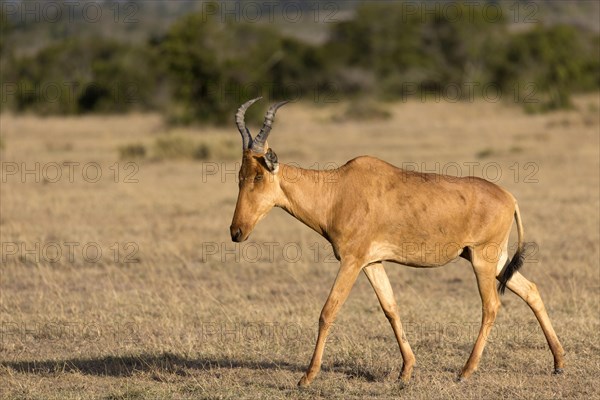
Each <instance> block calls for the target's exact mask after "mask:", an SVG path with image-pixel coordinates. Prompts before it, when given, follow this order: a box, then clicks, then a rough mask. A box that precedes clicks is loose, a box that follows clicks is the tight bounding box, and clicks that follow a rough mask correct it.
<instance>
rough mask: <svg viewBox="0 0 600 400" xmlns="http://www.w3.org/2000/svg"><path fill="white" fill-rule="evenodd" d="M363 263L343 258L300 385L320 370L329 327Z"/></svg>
mask: <svg viewBox="0 0 600 400" xmlns="http://www.w3.org/2000/svg"><path fill="white" fill-rule="evenodd" d="M361 268H362V265H361V264H359V263H358V262H356V260H355V259H352V260H351V261H350V260H342V263H341V265H340V269H339V271H338V274H337V276H336V278H335V282H333V287H332V288H331V292H329V296H328V297H327V301H326V302H325V305H324V306H323V310H322V311H321V316H320V318H319V335H318V336H317V345H316V346H315V352H314V353H313V356H312V360H311V361H310V365H309V366H308V369H307V370H306V373H305V374H304V376H303V377H302V379H300V382H298V386H308V385H310V383H311V382H312V381H313V379H315V377H316V376H317V374H318V373H319V370H320V369H321V361H322V358H323V350H325V340H326V339H327V335H328V334H329V329H330V328H331V325H332V324H333V322H334V321H335V317H336V316H337V313H338V311H339V310H340V308H341V307H342V304H344V302H345V301H346V299H347V298H348V294H349V293H350V289H352V286H353V285H354V282H356V278H357V277H358V274H359V273H360V270H361Z"/></svg>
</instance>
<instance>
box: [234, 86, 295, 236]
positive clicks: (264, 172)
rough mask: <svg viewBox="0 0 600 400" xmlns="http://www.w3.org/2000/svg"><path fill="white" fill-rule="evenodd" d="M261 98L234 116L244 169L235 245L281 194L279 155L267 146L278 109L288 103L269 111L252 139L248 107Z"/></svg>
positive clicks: (284, 102)
mask: <svg viewBox="0 0 600 400" xmlns="http://www.w3.org/2000/svg"><path fill="white" fill-rule="evenodd" d="M260 99H261V97H258V98H256V99H252V100H250V101H247V102H246V103H244V104H242V105H241V107H240V108H239V109H238V111H237V113H236V114H235V123H236V124H237V127H238V130H239V131H240V134H241V135H242V166H241V167H240V171H239V174H238V178H239V184H238V185H239V193H238V199H237V203H236V206H235V212H234V214H233V220H232V221H231V227H230V232H231V240H233V241H234V242H242V241H244V240H246V239H248V236H249V235H250V232H252V229H254V227H255V226H256V224H257V223H258V221H260V220H261V219H262V218H263V217H264V216H265V215H267V213H268V212H269V211H270V210H271V209H272V208H273V207H274V206H275V204H276V202H277V199H278V197H279V196H280V195H281V189H280V187H279V178H278V176H277V172H278V171H279V163H278V161H277V155H276V154H275V152H274V151H273V150H272V149H270V148H269V146H268V144H267V138H268V136H269V133H270V132H271V127H272V125H273V119H274V117H275V113H276V112H277V109H278V108H279V107H281V106H283V105H284V104H286V103H287V101H282V102H280V103H277V104H274V105H273V106H271V108H269V110H268V111H267V114H266V115H265V121H264V123H263V126H262V128H261V130H260V132H259V133H258V135H256V137H255V138H254V139H252V136H251V135H250V131H249V130H248V128H246V123H245V122H244V115H245V113H246V110H247V109H248V107H250V106H251V105H252V104H254V103H255V102H256V101H258V100H260Z"/></svg>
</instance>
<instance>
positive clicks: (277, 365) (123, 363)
mask: <svg viewBox="0 0 600 400" xmlns="http://www.w3.org/2000/svg"><path fill="white" fill-rule="evenodd" d="M0 365H1V366H2V367H4V368H10V369H12V370H14V371H15V372H19V373H25V374H39V375H45V374H58V373H69V372H76V373H81V374H84V375H96V376H115V377H129V376H132V375H134V374H136V373H144V372H152V373H156V372H163V373H172V374H178V375H188V372H187V371H188V370H190V369H192V370H211V369H219V368H223V369H236V368H246V369H253V370H287V371H292V372H298V373H302V372H304V371H305V369H306V366H305V365H298V364H291V363H288V362H285V361H278V362H275V361H273V362H267V361H252V360H235V359H226V358H210V357H206V358H199V359H188V358H185V357H181V356H179V355H175V354H172V353H163V354H160V355H149V354H140V355H128V356H107V357H100V358H72V359H68V360H44V361H13V362H7V361H3V362H0ZM323 371H329V372H338V373H343V374H346V375H347V376H349V377H352V378H362V379H365V380H367V381H375V380H377V377H376V376H374V375H373V374H372V373H371V372H369V371H366V370H363V369H356V368H349V367H348V366H345V367H344V366H341V365H334V366H333V367H326V366H324V367H323Z"/></svg>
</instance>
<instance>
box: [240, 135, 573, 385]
mask: <svg viewBox="0 0 600 400" xmlns="http://www.w3.org/2000/svg"><path fill="white" fill-rule="evenodd" d="M265 149H268V145H266V146H265ZM273 155H274V153H273ZM275 157H276V156H275ZM257 177H258V178H257ZM239 178H240V183H239V195H238V200H237V204H236V209H235V213H234V216H233V221H232V224H231V236H232V239H233V240H235V241H243V240H246V239H247V238H248V236H249V235H250V232H251V231H252V230H253V229H254V227H255V226H256V224H257V223H258V221H259V220H260V219H262V218H263V217H264V216H265V215H266V214H267V213H268V212H269V211H270V210H271V209H272V208H273V207H281V208H283V209H284V210H286V211H287V212H288V213H289V214H291V215H292V216H294V217H295V218H296V219H298V220H299V221H301V222H303V223H304V224H306V225H307V226H309V227H310V228H312V229H313V230H315V231H316V232H318V233H319V234H321V235H322V236H323V237H325V238H326V239H327V240H328V241H329V242H330V243H331V245H332V246H333V249H334V253H335V255H336V257H337V259H338V260H340V270H339V272H338V275H337V277H336V280H335V282H334V284H333V287H332V289H331V292H330V294H329V297H328V299H327V301H326V303H325V305H324V307H323V310H322V312H321V317H320V319H319V335H318V338H317V344H316V347H315V351H314V354H313V358H312V360H311V363H310V366H309V367H308V370H307V372H306V374H305V375H304V376H303V377H302V379H301V380H300V382H299V384H300V385H302V386H304V385H308V384H310V382H311V381H312V380H313V379H314V378H315V376H316V375H317V373H318V371H319V369H320V366H321V359H322V355H323V351H324V347H325V340H326V337H327V335H328V332H329V328H330V326H331V324H332V323H333V322H334V320H335V318H336V315H337V313H338V311H339V309H340V308H341V306H342V304H343V303H344V301H345V300H346V298H347V296H348V294H349V292H350V289H351V288H352V286H353V284H354V282H355V280H356V278H357V277H358V274H359V273H360V271H363V270H364V272H365V274H366V275H367V277H368V278H369V281H370V282H371V284H372V286H373V288H374V290H375V292H376V294H377V297H378V299H379V302H380V304H381V306H382V309H383V311H384V312H385V315H386V316H387V318H388V319H389V320H390V323H391V325H392V328H393V330H394V334H395V336H396V339H397V341H398V345H399V347H400V351H401V354H402V358H403V361H404V365H403V368H402V373H401V379H402V381H403V382H405V383H407V382H408V381H409V380H410V377H411V374H412V369H413V366H414V363H415V357H414V354H413V353H412V350H411V349H410V345H409V344H408V341H407V339H406V337H405V335H404V332H403V330H402V325H401V323H400V318H399V316H398V313H397V306H396V302H395V299H394V295H393V292H392V289H391V285H390V284H389V281H388V278H387V275H386V273H385V270H384V268H383V265H382V262H383V261H391V262H395V263H400V264H404V265H409V266H413V267H439V266H442V265H444V264H447V263H448V262H450V261H452V260H453V259H455V258H456V257H458V256H463V257H465V258H467V259H468V260H470V261H471V263H472V264H473V269H474V272H475V275H476V277H477V284H478V288H479V292H480V296H481V299H482V306H483V307H482V311H483V318H482V325H481V329H480V332H479V336H478V337H477V340H476V342H475V345H474V347H473V351H472V353H471V356H470V357H469V359H468V361H467V363H466V365H465V366H464V368H463V370H462V372H461V374H460V380H462V379H466V378H468V377H469V376H470V375H471V374H472V373H473V372H474V371H475V370H476V368H477V366H478V364H479V360H480V358H481V355H482V353H483V349H484V347H485V343H486V341H487V337H488V335H489V333H490V330H491V328H492V325H493V323H494V321H495V318H496V315H497V311H498V308H499V306H500V300H499V297H498V293H497V292H496V289H495V280H496V278H497V277H499V279H500V278H503V279H505V280H506V281H505V284H506V286H507V287H508V288H509V289H511V290H512V291H513V292H515V293H516V294H517V295H519V296H520V297H521V298H523V299H524V300H525V301H526V302H527V303H528V305H529V306H530V307H531V308H532V310H533V311H534V313H535V315H536V317H537V318H538V321H539V322H540V325H541V327H542V330H543V331H544V334H545V335H546V339H547V341H548V344H549V346H550V349H551V350H552V353H553V355H554V366H555V372H557V373H558V372H561V371H562V368H563V365H564V361H563V349H562V346H561V345H560V342H559V341H558V338H557V336H556V334H555V332H554V329H553V328H552V325H551V323H550V320H549V318H548V315H547V313H546V311H545V309H544V305H543V302H542V300H541V298H540V297H539V293H538V292H537V289H536V288H535V285H534V284H532V283H531V282H529V281H527V280H526V279H525V278H523V277H522V275H520V274H519V273H518V272H516V269H514V270H511V271H510V274H509V275H512V274H514V276H513V277H512V278H511V276H508V275H506V274H503V275H501V276H500V273H501V272H502V270H503V267H504V266H505V265H506V264H507V261H508V252H507V244H508V236H509V233H510V229H511V226H512V221H513V217H516V219H517V223H518V224H517V225H518V228H519V250H522V237H523V229H522V225H521V223H520V216H519V211H518V206H517V203H516V200H515V198H514V197H513V196H512V195H511V194H510V193H509V192H507V191H506V190H504V189H502V188H500V187H499V186H497V185H495V184H493V183H490V182H488V181H486V180H483V179H480V178H475V177H465V178H457V177H450V176H444V175H437V174H422V173H417V172H412V171H404V170H402V169H399V168H396V167H394V166H393V165H391V164H388V163H386V162H385V161H381V160H379V159H376V158H373V157H368V156H363V157H358V158H355V159H353V160H351V161H349V162H348V163H346V164H345V165H343V166H341V167H340V168H338V169H335V170H327V171H317V170H306V169H300V168H296V167H293V166H290V165H285V164H281V165H279V166H278V168H277V169H276V170H273V171H271V170H270V169H269V167H268V165H267V162H266V161H265V159H264V155H263V154H257V153H255V152H254V151H252V149H246V150H244V153H243V158H242V166H241V168H240V172H239Z"/></svg>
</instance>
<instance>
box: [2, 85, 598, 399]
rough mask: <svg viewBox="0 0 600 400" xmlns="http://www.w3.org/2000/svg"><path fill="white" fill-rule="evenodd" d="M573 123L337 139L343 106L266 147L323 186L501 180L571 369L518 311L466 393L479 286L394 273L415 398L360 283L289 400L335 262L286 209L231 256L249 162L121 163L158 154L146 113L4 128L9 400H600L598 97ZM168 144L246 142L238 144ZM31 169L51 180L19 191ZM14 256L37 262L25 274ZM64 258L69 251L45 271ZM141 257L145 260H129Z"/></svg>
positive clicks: (404, 121)
mask: <svg viewBox="0 0 600 400" xmlns="http://www.w3.org/2000/svg"><path fill="white" fill-rule="evenodd" d="M577 105H578V109H577V110H574V111H569V112H561V113H555V114H548V115H535V116H528V115H525V114H524V113H523V112H522V111H520V110H519V109H517V108H511V107H506V106H503V105H499V104H486V103H475V104H435V103H431V104H421V103H419V102H411V103H407V104H397V105H389V106H387V107H386V108H387V109H389V110H390V112H391V113H392V116H391V118H389V119H386V120H376V121H368V122H367V121H365V122H352V123H351V122H334V121H333V120H332V118H331V117H332V115H339V113H340V112H342V111H341V110H343V109H344V106H343V105H341V104H340V105H332V106H330V107H318V108H317V107H313V106H310V105H302V104H294V105H288V106H287V107H286V108H285V109H282V110H281V111H280V112H279V115H278V120H277V124H276V127H275V129H274V132H273V135H272V139H271V145H272V146H273V148H274V149H275V150H276V151H277V153H278V155H279V159H280V161H281V162H297V163H299V164H300V165H303V166H307V167H308V166H317V165H318V166H319V167H327V166H328V165H330V163H333V164H341V163H343V162H345V161H346V160H347V159H349V158H352V157H354V156H356V155H360V154H371V155H375V156H378V157H380V158H383V159H386V160H388V161H390V162H392V163H395V164H396V165H399V166H402V165H403V163H411V164H404V165H405V166H409V167H414V166H415V165H417V166H418V167H419V169H428V170H436V169H437V170H440V171H441V170H446V172H448V173H451V174H455V173H456V165H459V166H461V168H462V174H467V173H468V164H464V163H466V162H478V163H479V165H476V166H474V167H473V168H474V169H473V171H472V172H473V173H474V174H475V175H479V176H481V175H482V174H484V173H483V171H486V172H487V174H486V175H487V176H488V177H491V178H494V175H495V168H496V166H499V167H500V169H501V171H502V176H501V178H500V179H499V180H498V182H499V183H500V184H502V185H503V186H505V187H507V188H508V189H509V190H511V191H512V192H513V193H514V194H515V195H516V197H517V198H518V199H519V202H520V207H521V211H522V214H523V218H524V223H525V232H526V233H525V234H526V239H527V240H528V241H535V242H536V243H537V244H538V250H539V251H538V252H537V253H536V254H535V258H533V259H532V262H530V263H528V264H526V265H525V267H524V270H523V272H524V274H525V275H526V276H527V277H529V278H531V279H532V280H533V281H535V282H536V283H537V284H538V286H539V288H540V290H541V292H542V296H543V297H544V299H545V302H546V307H547V309H548V311H549V314H550V317H551V319H552V320H553V322H554V325H555V328H556V330H557V332H558V334H559V336H560V338H561V339H562V342H563V345H564V347H565V349H566V351H567V368H566V372H565V374H564V375H563V376H552V375H551V374H550V372H551V370H552V357H551V353H550V351H549V350H548V349H547V346H546V344H545V341H544V338H543V335H542V332H541V330H540V329H539V327H538V325H537V322H536V321H535V319H534V316H533V314H532V313H531V312H530V310H529V309H528V308H527V306H526V305H525V304H524V303H523V302H522V301H521V300H520V299H518V298H517V297H516V296H514V295H513V294H512V293H509V294H507V295H505V296H504V297H503V299H502V300H503V307H502V309H501V311H500V315H499V318H498V322H497V326H496V327H495V328H494V336H493V339H492V341H491V343H490V344H489V345H488V347H487V348H486V352H485V354H484V357H483V361H482V364H481V366H480V370H479V371H478V372H477V373H476V374H475V375H474V376H473V378H472V379H471V380H470V381H468V382H467V383H466V384H457V383H455V377H456V374H457V372H458V371H459V370H460V368H461V367H462V366H463V363H464V362H465V361H466V359H467V357H468V354H469V352H470V350H471V346H472V345H473V342H474V339H475V334H476V329H477V327H478V324H479V320H480V301H479V297H478V294H477V290H476V284H475V279H474V275H473V273H472V271H471V267H470V266H469V265H468V264H467V263H466V262H462V261H461V262H455V263H452V264H451V265H449V266H447V267H445V268H441V269H434V270H417V269H410V268H405V267H402V266H399V265H388V266H387V271H388V274H389V276H390V279H391V281H392V285H393V286H394V288H395V290H396V297H397V299H398V302H399V304H400V307H401V316H402V318H403V321H404V324H405V325H406V327H407V329H408V338H409V341H410V342H411V344H412V346H413V349H414V351H415V354H416V356H417V368H416V372H415V378H414V381H413V383H412V384H411V385H410V386H409V387H407V388H405V389H403V390H400V388H399V387H398V385H397V383H396V377H397V374H398V372H399V368H400V356H399V351H398V349H397V345H396V343H395V341H394V337H393V333H392V330H391V328H390V327H389V326H388V323H387V321H386V320H385V317H384V316H383V313H382V312H381V311H380V310H379V306H378V303H377V300H376V298H375V296H374V294H373V292H372V290H371V288H370V287H369V286H368V282H367V280H366V279H364V278H363V277H361V278H360V279H359V281H358V282H357V284H356V286H355V287H354V289H353V291H352V293H351V296H350V299H349V300H348V302H347V303H346V304H345V305H344V307H343V309H342V312H341V313H340V316H339V318H338V321H337V323H336V327H335V328H334V331H333V334H332V336H331V340H329V342H328V346H327V348H326V352H325V358H324V366H323V371H322V373H321V374H320V375H319V377H318V378H317V379H316V380H315V382H314V383H313V385H312V386H311V387H310V388H308V389H306V390H299V389H297V388H296V383H297V381H298V379H299V378H300V376H301V375H302V373H303V369H304V368H305V367H306V366H307V364H308V361H309V359H310V356H311V354H312V350H313V346H314V341H315V335H316V324H317V319H318V316H319V312H320V309H321V306H322V305H323V303H324V301H325V298H326V296H327V293H328V291H329V288H330V285H331V284H332V282H333V278H334V277H335V274H336V271H337V264H336V263H333V262H331V258H330V257H329V256H330V250H329V248H328V247H327V246H326V242H325V241H324V239H322V238H320V237H319V236H318V235H317V234H315V233H313V232H312V231H310V230H308V228H306V227H304V226H303V225H301V224H300V223H297V222H296V221H294V220H293V219H291V217H289V216H287V215H286V214H285V213H283V212H282V211H280V210H274V211H273V212H272V213H271V214H270V215H269V216H268V217H267V218H266V219H265V220H264V221H263V222H261V223H260V224H259V225H258V227H257V228H256V230H255V232H254V233H253V235H252V237H251V239H250V241H249V242H246V243H244V244H242V245H234V244H233V243H231V242H230V239H229V232H228V227H229V224H230V219H231V216H232V214H233V209H234V206H235V198H236V195H237V185H236V183H235V175H236V173H235V169H236V162H235V161H227V162H226V163H221V162H219V161H218V160H215V161H209V162H208V161H207V162H199V161H192V160H187V159H183V160H165V161H162V162H156V161H143V160H142V161H140V160H138V161H135V164H127V163H126V161H124V160H120V159H119V148H120V147H122V146H125V145H127V144H130V143H141V144H144V145H146V146H151V144H152V143H154V141H155V140H156V138H157V137H160V135H162V134H164V132H165V130H166V128H165V127H164V126H163V124H162V122H161V119H160V118H159V117H157V116H152V115H131V116H125V117H85V118H76V119H75V118H45V119H41V118H36V117H31V116H23V117H15V116H10V115H2V118H1V121H0V122H1V133H2V139H3V143H4V146H5V148H4V150H2V153H1V157H2V161H3V164H2V165H3V174H4V175H3V182H2V183H1V193H0V206H1V208H0V211H1V215H0V228H1V236H2V237H1V242H2V246H3V248H2V257H3V259H2V266H1V270H0V271H1V282H0V288H1V297H0V309H1V316H0V320H1V321H0V322H1V323H2V327H1V328H2V331H1V334H2V336H1V338H0V339H1V342H0V346H1V347H0V355H1V360H2V362H1V366H0V397H1V398H9V399H17V398H32V399H34V398H35V399H37V398H44V399H48V398H56V399H66V398H81V399H89V398H103V399H137V398H152V399H156V398H194V399H196V398H306V399H313V398H319V397H322V398H390V397H396V396H399V397H405V398H453V399H463V398H511V399H512V398H515V399H523V398H557V399H558V398H586V399H589V398H599V392H598V386H597V377H598V376H599V375H600V340H599V337H598V331H599V330H600V329H599V328H600V326H599V325H600V324H599V316H598V312H599V310H598V302H599V293H600V284H599V276H598V273H599V268H598V260H599V142H598V141H599V129H600V127H599V121H598V116H597V113H595V112H593V111H591V110H597V109H598V97H597V96H590V97H584V98H579V99H577ZM175 133H176V134H178V135H184V136H188V137H193V138H202V140H207V141H210V140H214V141H215V142H220V141H221V140H222V138H224V137H225V138H230V137H231V138H233V139H234V140H236V141H239V135H238V133H237V132H236V130H235V128H234V127H231V128H230V129H227V130H218V129H214V128H207V129H205V130H198V131H197V132H196V131H194V130H186V131H184V132H175ZM198 140H200V139H198ZM236 143H238V142H236ZM238 144H239V143H238ZM239 146H240V147H241V144H239ZM515 149H518V151H515ZM482 155H484V156H483V157H482ZM69 161H70V162H78V163H79V166H76V167H74V168H75V174H74V175H73V179H72V180H73V182H71V181H70V180H69V179H68V178H69V177H68V176H67V175H66V174H67V172H68V168H67V167H64V168H63V171H62V172H63V176H62V178H61V179H60V180H59V181H58V182H55V183H53V182H51V181H52V180H55V179H54V178H55V170H52V164H50V163H54V162H55V163H58V164H62V163H63V162H69ZM36 162H37V163H40V175H41V176H40V179H39V181H38V182H35V180H36V177H35V176H34V175H27V176H25V177H24V178H25V179H24V181H25V182H22V181H23V179H21V177H20V173H17V174H16V175H9V176H5V175H6V172H7V170H6V168H12V166H14V165H17V166H18V167H19V169H22V168H23V167H27V168H29V169H31V168H33V167H34V165H35V163H36ZM91 162H94V163H97V165H99V166H100V168H101V171H102V177H101V178H100V179H99V181H98V182H96V183H90V182H86V180H85V179H84V178H86V179H89V180H91V179H93V178H94V176H95V173H94V172H95V171H94V170H93V168H91V167H88V170H87V175H85V177H83V176H82V169H83V167H84V166H85V165H86V164H87V163H91ZM116 162H118V163H119V164H118V165H117V166H115V163H116ZM13 163H16V164H13ZM23 163H24V164H23ZM414 163H416V164H414ZM423 163H424V164H423ZM436 163H437V164H436ZM452 163H454V164H452ZM490 163H497V164H493V165H492V164H490ZM515 163H518V165H515ZM528 163H531V164H528ZM490 165H491V166H490ZM44 167H45V168H46V170H45V172H44ZM111 167H112V169H111ZM484 167H485V168H487V169H485V168H484ZM115 169H117V170H119V176H118V177H117V179H116V180H117V182H116V183H115ZM516 171H518V172H519V173H518V176H517V175H516ZM213 172H216V173H215V174H213ZM131 174H133V175H132V176H131ZM44 178H46V179H44ZM374 179H376V178H374ZM132 180H137V181H138V182H137V183H133V182H131V181H132ZM536 180H537V183H535V181H536ZM71 242H77V243H78V245H74V244H73V245H67V244H66V243H71ZM269 242H270V243H273V244H270V245H267V244H266V243H269ZM13 243H16V244H17V245H20V244H21V243H24V246H26V247H25V248H23V249H18V251H16V254H14V255H13V254H12V253H13V252H14V251H13V250H14V248H12V247H10V246H12V244H13ZM36 243H37V246H39V250H36V247H35V246H36ZM91 243H96V244H97V245H90V244H91ZM115 243H117V245H116V246H117V247H118V248H119V252H118V254H116V247H115ZM132 243H133V244H132ZM86 244H88V250H89V253H88V256H87V261H89V260H90V259H91V258H93V257H94V256H95V253H94V251H93V250H94V249H95V248H100V249H101V250H102V256H101V257H100V258H99V259H98V260H97V261H95V262H87V261H86V258H85V257H84V256H83V255H82V249H83V247H84V245H86ZM7 246H9V247H7ZM56 246H58V248H60V249H61V251H62V252H63V253H62V255H61V256H59V257H58V260H57V262H55V263H50V262H49V259H52V258H54V259H56V258H57V254H56V253H53V251H54V252H56V250H57V247H56ZM67 246H73V249H74V250H73V257H72V258H73V259H72V260H71V259H69V252H68V250H69V247H67ZM127 246H128V247H127ZM90 248H91V250H90ZM27 249H29V250H33V253H35V254H38V255H39V256H40V260H39V262H38V261H37V260H35V254H24V252H23V251H24V250H27ZM270 249H272V251H270ZM22 250H23V251H22ZM298 250H300V251H301V254H300V256H299V258H298V257H297V255H296V253H297V251H298ZM257 251H260V253H261V254H257ZM215 252H216V254H214V253H215ZM130 253H134V254H132V256H131V257H130V258H131V259H139V262H137V263H136V262H133V263H132V262H126V261H128V259H127V257H128V255H129V254H130ZM115 257H116V260H115ZM238 258H239V259H238ZM296 258H298V259H297V260H296Z"/></svg>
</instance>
